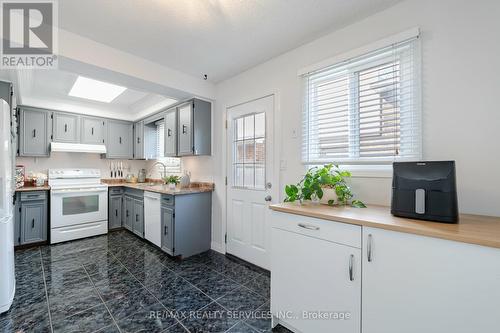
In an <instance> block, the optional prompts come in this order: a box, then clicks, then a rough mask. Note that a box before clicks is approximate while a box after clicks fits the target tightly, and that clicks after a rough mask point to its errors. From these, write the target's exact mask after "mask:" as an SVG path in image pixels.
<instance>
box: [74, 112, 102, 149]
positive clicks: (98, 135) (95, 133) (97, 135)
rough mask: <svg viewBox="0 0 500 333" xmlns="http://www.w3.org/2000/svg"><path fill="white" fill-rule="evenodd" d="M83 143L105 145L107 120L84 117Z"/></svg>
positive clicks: (82, 128) (82, 127)
mask: <svg viewBox="0 0 500 333" xmlns="http://www.w3.org/2000/svg"><path fill="white" fill-rule="evenodd" d="M81 122H82V126H81V140H80V141H81V143H85V144H103V143H104V133H105V128H106V120H104V119H101V118H93V117H82V120H81Z"/></svg>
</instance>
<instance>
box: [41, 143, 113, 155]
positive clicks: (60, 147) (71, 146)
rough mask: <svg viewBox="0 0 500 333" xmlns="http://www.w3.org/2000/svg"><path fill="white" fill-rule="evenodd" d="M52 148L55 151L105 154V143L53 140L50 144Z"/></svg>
mask: <svg viewBox="0 0 500 333" xmlns="http://www.w3.org/2000/svg"><path fill="white" fill-rule="evenodd" d="M50 150H51V151H55V152H67V153H95V154H105V153H106V146H105V145H87V144H83V143H64V142H52V143H51V144H50Z"/></svg>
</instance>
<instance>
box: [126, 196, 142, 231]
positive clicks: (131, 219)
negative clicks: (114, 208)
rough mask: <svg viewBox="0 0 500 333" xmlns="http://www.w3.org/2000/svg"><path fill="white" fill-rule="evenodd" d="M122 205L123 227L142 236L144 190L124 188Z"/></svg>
mask: <svg viewBox="0 0 500 333" xmlns="http://www.w3.org/2000/svg"><path fill="white" fill-rule="evenodd" d="M123 205H124V214H125V216H124V219H123V221H124V227H125V228H126V229H127V230H129V231H131V232H133V233H134V234H136V235H137V236H139V237H141V238H144V191H141V190H137V189H131V188H125V192H124V195H123Z"/></svg>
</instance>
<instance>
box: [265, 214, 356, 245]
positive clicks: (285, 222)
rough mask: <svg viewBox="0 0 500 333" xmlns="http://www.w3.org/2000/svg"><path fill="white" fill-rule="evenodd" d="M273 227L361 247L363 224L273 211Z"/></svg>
mask: <svg viewBox="0 0 500 333" xmlns="http://www.w3.org/2000/svg"><path fill="white" fill-rule="evenodd" d="M271 223H272V227H273V228H278V229H282V230H287V231H292V232H296V233H298V234H302V235H306V236H310V237H315V238H318V239H324V240H327V241H330V242H335V243H339V244H344V245H348V246H352V247H356V248H361V226H358V225H352V224H347V223H341V222H332V221H327V220H321V219H316V218H312V217H307V216H301V215H294V214H289V213H282V212H277V211H273V212H272V214H271Z"/></svg>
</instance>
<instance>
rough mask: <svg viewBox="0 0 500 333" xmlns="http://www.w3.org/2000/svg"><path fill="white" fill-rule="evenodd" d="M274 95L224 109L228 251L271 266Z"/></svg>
mask: <svg viewBox="0 0 500 333" xmlns="http://www.w3.org/2000/svg"><path fill="white" fill-rule="evenodd" d="M273 119H274V96H268V97H263V98H260V99H257V100H254V101H251V102H247V103H244V104H240V105H237V106H234V107H231V108H228V109H227V120H228V135H227V205H226V207H227V244H226V251H227V253H230V254H233V255H235V256H237V257H239V258H241V259H244V260H246V261H249V262H251V263H253V264H255V265H257V266H260V267H264V268H266V269H269V268H270V263H269V262H270V258H269V248H270V246H269V243H270V232H271V227H270V223H269V221H268V215H269V208H268V206H269V204H270V203H271V202H272V200H273V199H277V194H276V193H278V192H277V187H278V183H277V181H275V179H274V175H273V167H274V163H275V162H274V151H273V141H274V140H273V128H274V127H273Z"/></svg>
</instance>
